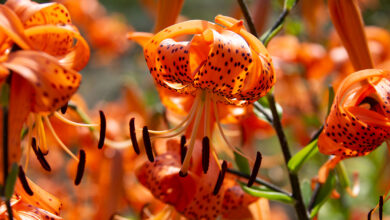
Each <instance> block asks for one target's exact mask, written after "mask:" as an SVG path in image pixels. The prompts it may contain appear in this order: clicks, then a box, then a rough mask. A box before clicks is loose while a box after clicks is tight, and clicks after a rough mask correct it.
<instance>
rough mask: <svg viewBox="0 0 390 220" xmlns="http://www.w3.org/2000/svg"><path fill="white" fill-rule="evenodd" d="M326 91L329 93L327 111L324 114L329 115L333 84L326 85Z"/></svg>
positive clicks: (332, 98) (332, 97)
mask: <svg viewBox="0 0 390 220" xmlns="http://www.w3.org/2000/svg"><path fill="white" fill-rule="evenodd" d="M328 93H329V97H328V112H327V114H326V115H329V113H330V110H331V108H332V104H333V100H334V89H333V86H331V85H329V86H328Z"/></svg>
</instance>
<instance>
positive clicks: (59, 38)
mask: <svg viewBox="0 0 390 220" xmlns="http://www.w3.org/2000/svg"><path fill="white" fill-rule="evenodd" d="M25 34H26V36H28V38H29V39H30V40H31V42H32V45H33V48H34V49H35V50H42V51H44V52H46V53H48V54H50V55H53V56H56V57H58V58H59V60H60V63H61V64H63V65H64V66H65V67H68V68H72V69H74V70H76V71H79V70H81V69H83V68H84V67H85V65H87V63H88V60H89V56H90V52H89V46H88V44H87V42H86V41H85V39H84V38H83V37H82V36H81V35H80V34H79V33H78V31H77V29H75V27H73V26H61V27H58V26H54V25H40V26H34V27H31V28H28V29H26V30H25Z"/></svg>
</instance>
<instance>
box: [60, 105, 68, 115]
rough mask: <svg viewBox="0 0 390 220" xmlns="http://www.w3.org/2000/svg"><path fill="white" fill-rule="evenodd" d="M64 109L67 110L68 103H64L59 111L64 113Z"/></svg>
mask: <svg viewBox="0 0 390 220" xmlns="http://www.w3.org/2000/svg"><path fill="white" fill-rule="evenodd" d="M66 110H68V103H66V104H65V105H64V106H62V107H61V113H62V114H65V113H66Z"/></svg>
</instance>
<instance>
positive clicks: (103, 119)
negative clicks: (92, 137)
mask: <svg viewBox="0 0 390 220" xmlns="http://www.w3.org/2000/svg"><path fill="white" fill-rule="evenodd" d="M99 115H100V135H99V142H98V149H102V148H103V146H104V139H105V137H106V116H105V115H104V113H103V111H99Z"/></svg>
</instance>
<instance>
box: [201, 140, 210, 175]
mask: <svg viewBox="0 0 390 220" xmlns="http://www.w3.org/2000/svg"><path fill="white" fill-rule="evenodd" d="M209 160H210V141H209V138H208V137H204V138H203V140H202V167H203V173H205V174H206V173H207V171H208V170H209Z"/></svg>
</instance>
